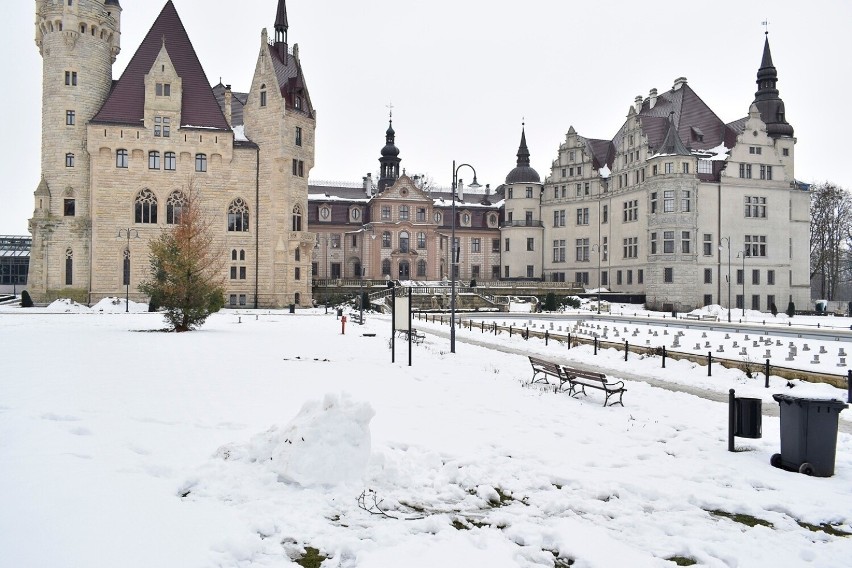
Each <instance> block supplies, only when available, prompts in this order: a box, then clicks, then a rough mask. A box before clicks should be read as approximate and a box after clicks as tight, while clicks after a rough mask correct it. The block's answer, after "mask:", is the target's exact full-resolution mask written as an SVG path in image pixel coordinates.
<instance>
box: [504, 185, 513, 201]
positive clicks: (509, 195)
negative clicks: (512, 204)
mask: <svg viewBox="0 0 852 568" xmlns="http://www.w3.org/2000/svg"><path fill="white" fill-rule="evenodd" d="M513 193H514V191H512V188H511V187H510V188H509V193H508V195H507V196H506V199H512V194H513Z"/></svg>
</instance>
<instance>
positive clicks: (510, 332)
mask: <svg viewBox="0 0 852 568" xmlns="http://www.w3.org/2000/svg"><path fill="white" fill-rule="evenodd" d="M514 327H515V326H514V324H513V325H510V326H509V337H512V328H514Z"/></svg>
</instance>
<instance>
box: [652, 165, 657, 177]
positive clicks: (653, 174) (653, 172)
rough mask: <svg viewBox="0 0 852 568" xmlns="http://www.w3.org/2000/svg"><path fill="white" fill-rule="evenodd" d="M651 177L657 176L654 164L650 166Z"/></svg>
mask: <svg viewBox="0 0 852 568" xmlns="http://www.w3.org/2000/svg"><path fill="white" fill-rule="evenodd" d="M651 175H652V176H655V175H657V166H656V164H655V165H653V166H651Z"/></svg>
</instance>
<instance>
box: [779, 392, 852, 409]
mask: <svg viewBox="0 0 852 568" xmlns="http://www.w3.org/2000/svg"><path fill="white" fill-rule="evenodd" d="M772 398H774V399H775V402H777V403H778V404H781V403H784V404H794V403H795V404H798V405H799V406H805V405H812V404H813V405H818V406H822V407H827V408H834V409H838V410H843V409H844V408H848V407H849V405H848V404H846V403H845V402H843V401H840V400H837V399H836V398H831V399H828V398H799V397H796V396H790V395H789V394H773V395H772Z"/></svg>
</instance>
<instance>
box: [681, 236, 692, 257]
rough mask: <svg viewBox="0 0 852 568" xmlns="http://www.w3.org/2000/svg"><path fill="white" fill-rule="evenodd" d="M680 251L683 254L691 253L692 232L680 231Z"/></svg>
mask: <svg viewBox="0 0 852 568" xmlns="http://www.w3.org/2000/svg"><path fill="white" fill-rule="evenodd" d="M680 251H681V252H682V253H683V254H691V253H692V232H691V231H681V233H680Z"/></svg>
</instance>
